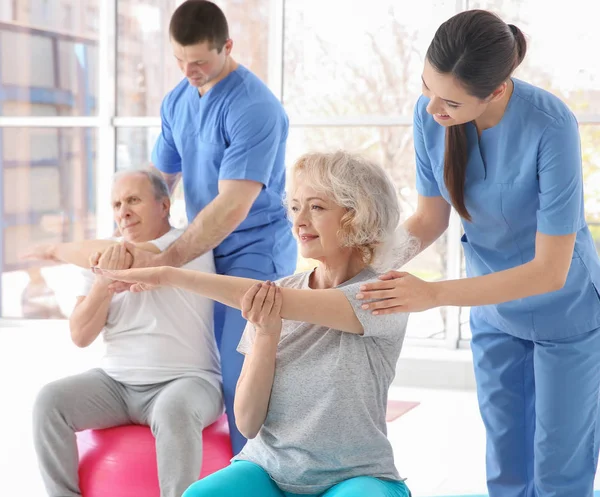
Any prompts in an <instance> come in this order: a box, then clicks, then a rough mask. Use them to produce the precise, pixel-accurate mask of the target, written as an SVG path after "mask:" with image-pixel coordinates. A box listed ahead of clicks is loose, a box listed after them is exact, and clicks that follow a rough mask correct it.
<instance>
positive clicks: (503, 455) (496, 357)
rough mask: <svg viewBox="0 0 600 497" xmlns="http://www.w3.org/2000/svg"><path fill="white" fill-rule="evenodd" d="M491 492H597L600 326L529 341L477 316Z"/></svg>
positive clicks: (555, 496) (540, 495) (476, 354)
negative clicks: (568, 336) (594, 490)
mask: <svg viewBox="0 0 600 497" xmlns="http://www.w3.org/2000/svg"><path fill="white" fill-rule="evenodd" d="M471 329H472V334H473V338H472V341H471V348H472V351H473V362H474V366H475V377H476V380H477V395H478V399H479V408H480V411H481V416H482V418H483V422H484V424H485V428H486V432H487V453H486V466H487V485H488V491H489V495H490V497H575V496H577V497H592V496H593V486H594V476H595V474H596V466H597V463H598V444H599V442H600V422H599V419H598V416H599V414H600V413H599V402H600V395H599V392H600V328H599V329H596V330H594V331H591V332H588V333H584V334H581V335H577V336H574V337H570V338H565V339H560V340H548V341H545V340H535V341H530V340H523V339H520V338H516V337H514V336H511V335H509V334H507V333H504V332H502V331H501V330H498V329H496V328H494V327H492V326H490V325H489V324H487V323H486V322H484V321H482V320H479V319H477V320H476V319H473V318H472V319H471Z"/></svg>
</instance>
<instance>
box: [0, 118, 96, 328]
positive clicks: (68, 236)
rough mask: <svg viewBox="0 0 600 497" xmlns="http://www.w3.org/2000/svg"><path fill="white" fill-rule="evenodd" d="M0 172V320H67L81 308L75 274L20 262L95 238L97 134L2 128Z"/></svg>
mask: <svg viewBox="0 0 600 497" xmlns="http://www.w3.org/2000/svg"><path fill="white" fill-rule="evenodd" d="M0 174H1V180H2V202H1V203H0V209H1V215H0V219H1V220H2V229H0V260H1V261H2V278H1V280H0V296H1V299H0V317H5V318H21V317H26V318H60V317H65V316H66V315H67V314H68V313H69V312H70V309H71V308H72V306H73V305H74V303H75V299H74V297H75V295H73V292H72V290H71V289H70V286H72V285H71V284H70V283H69V277H68V275H70V274H72V272H73V269H74V268H71V267H67V266H63V265H56V264H48V263H41V262H37V261H36V262H32V261H25V260H22V259H21V257H20V256H21V255H22V254H23V253H24V252H25V251H26V250H27V249H29V248H31V247H32V246H35V245H37V244H41V243H55V242H66V241H74V240H83V239H87V238H91V237H94V236H95V233H96V219H95V212H96V203H95V202H96V200H95V198H96V195H95V188H96V187H95V185H96V181H95V178H96V131H95V130H94V129H85V128H77V129H75V128H3V129H0ZM71 281H72V280H71Z"/></svg>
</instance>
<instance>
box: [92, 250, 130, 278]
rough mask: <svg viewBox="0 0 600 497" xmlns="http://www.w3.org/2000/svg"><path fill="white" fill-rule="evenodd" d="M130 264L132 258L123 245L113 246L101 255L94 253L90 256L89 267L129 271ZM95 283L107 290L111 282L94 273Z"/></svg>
mask: <svg viewBox="0 0 600 497" xmlns="http://www.w3.org/2000/svg"><path fill="white" fill-rule="evenodd" d="M132 263H133V257H132V255H131V253H130V252H129V251H128V250H127V248H126V247H125V245H124V244H118V245H113V246H111V247H109V248H107V249H106V250H105V251H104V252H103V253H102V254H101V253H100V252H96V253H95V254H92V255H91V256H90V266H91V267H99V268H101V269H109V270H119V269H129V268H130V267H131V265H132ZM96 283H97V284H99V285H102V286H103V287H106V288H108V287H109V286H110V285H111V284H112V283H113V281H112V280H111V279H109V278H106V277H104V276H102V275H100V274H97V273H96ZM127 288H129V286H128V287H127ZM111 289H112V288H111Z"/></svg>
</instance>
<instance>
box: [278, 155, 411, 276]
mask: <svg viewBox="0 0 600 497" xmlns="http://www.w3.org/2000/svg"><path fill="white" fill-rule="evenodd" d="M299 178H302V179H303V181H305V182H306V184H308V185H310V187H311V188H314V189H315V190H317V191H319V192H321V193H323V194H324V195H326V196H327V197H328V198H330V199H331V200H332V201H334V202H335V203H336V204H337V205H339V206H341V207H344V208H345V209H346V210H347V212H346V214H345V215H344V216H343V217H342V220H341V228H340V232H339V236H340V239H341V241H342V245H343V246H345V247H353V248H356V249H357V250H359V251H360V252H361V254H362V257H363V260H364V261H365V263H367V264H369V265H371V266H372V267H373V268H374V269H375V270H376V271H380V272H384V271H387V270H390V269H397V268H400V267H401V266H402V265H403V264H405V263H406V262H408V261H409V260H410V259H412V258H413V257H414V256H415V255H416V254H417V252H418V247H419V241H418V240H417V239H416V238H415V237H413V236H411V235H410V234H409V233H408V232H407V231H406V230H405V229H404V228H403V227H402V225H401V224H400V214H401V212H400V204H399V202H398V196H397V193H396V189H395V187H394V184H393V182H392V180H391V178H390V176H389V175H388V174H387V173H386V172H385V171H384V169H383V168H382V167H381V166H379V165H377V164H375V163H373V162H370V161H368V160H366V159H365V158H363V157H360V156H358V155H354V154H350V153H348V152H344V151H338V152H333V153H310V154H306V155H303V156H302V157H300V158H299V159H298V160H297V161H296V163H295V164H294V166H293V167H292V174H291V185H290V186H291V190H292V191H293V189H294V184H295V182H297V181H298V179H299Z"/></svg>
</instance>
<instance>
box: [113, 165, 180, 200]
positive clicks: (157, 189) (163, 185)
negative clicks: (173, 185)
mask: <svg viewBox="0 0 600 497" xmlns="http://www.w3.org/2000/svg"><path fill="white" fill-rule="evenodd" d="M137 174H141V175H142V176H145V177H146V178H147V179H148V181H150V184H151V185H152V190H153V191H154V197H155V198H156V200H162V199H163V198H165V197H170V195H169V187H168V186H167V182H166V181H165V179H164V178H163V177H162V175H161V174H160V173H159V172H157V171H156V169H150V168H146V169H123V170H122V171H119V172H117V173H115V175H114V176H113V186H114V184H115V183H116V182H117V181H118V180H119V178H123V177H125V176H135V175H137Z"/></svg>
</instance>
